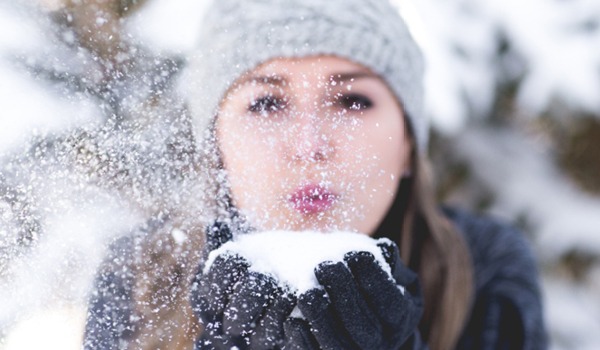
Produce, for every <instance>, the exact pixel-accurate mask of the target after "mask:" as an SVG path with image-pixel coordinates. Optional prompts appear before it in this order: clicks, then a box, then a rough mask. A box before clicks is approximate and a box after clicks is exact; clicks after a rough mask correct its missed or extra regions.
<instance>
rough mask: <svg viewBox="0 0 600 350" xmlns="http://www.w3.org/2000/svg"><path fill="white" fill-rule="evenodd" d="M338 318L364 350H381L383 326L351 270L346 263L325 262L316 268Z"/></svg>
mask: <svg viewBox="0 0 600 350" xmlns="http://www.w3.org/2000/svg"><path fill="white" fill-rule="evenodd" d="M315 276H316V277H317V280H318V281H319V283H320V284H321V285H323V287H324V288H325V290H326V291H327V294H328V295H329V299H330V300H331V303H332V305H333V309H334V310H335V312H336V314H337V316H338V317H339V319H340V320H341V321H342V323H343V324H344V327H345V328H346V330H347V331H348V333H349V334H350V336H351V338H352V339H353V340H354V342H355V343H356V344H357V345H358V346H359V348H360V349H380V348H381V345H382V341H383V339H382V338H381V334H382V328H381V323H380V322H379V320H378V319H377V317H376V316H375V315H374V314H373V312H372V311H371V309H370V308H369V306H368V304H367V302H366V301H365V299H364V298H363V296H362V295H361V294H360V292H359V289H358V286H357V285H356V282H355V281H354V277H353V276H352V274H351V273H350V270H348V268H347V267H346V266H345V265H344V263H342V262H337V263H333V262H324V263H321V264H319V266H317V268H316V269H315Z"/></svg>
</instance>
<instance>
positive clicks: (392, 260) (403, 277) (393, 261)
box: [377, 238, 421, 295]
mask: <svg viewBox="0 0 600 350" xmlns="http://www.w3.org/2000/svg"><path fill="white" fill-rule="evenodd" d="M377 246H378V247H379V249H381V252H382V253H383V257H384V258H385V260H386V262H387V263H388V264H389V265H390V268H391V269H392V276H393V277H394V279H395V280H396V283H398V284H399V285H401V286H403V287H405V288H406V289H407V290H408V291H409V293H411V294H413V295H420V293H421V290H420V287H419V284H418V276H417V274H416V273H415V272H413V271H412V270H411V269H409V268H408V267H406V266H405V265H404V263H403V262H402V259H401V258H400V250H399V249H398V246H397V245H396V243H394V242H392V241H390V240H389V239H387V238H382V239H379V240H378V242H377Z"/></svg>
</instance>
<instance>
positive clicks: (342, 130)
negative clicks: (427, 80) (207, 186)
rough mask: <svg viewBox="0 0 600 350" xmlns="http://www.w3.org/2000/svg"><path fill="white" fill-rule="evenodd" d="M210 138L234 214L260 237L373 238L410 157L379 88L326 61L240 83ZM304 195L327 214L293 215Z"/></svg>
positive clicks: (276, 69) (266, 67)
mask: <svg viewBox="0 0 600 350" xmlns="http://www.w3.org/2000/svg"><path fill="white" fill-rule="evenodd" d="M216 135H217V145H218V147H219V149H220V151H221V155H222V159H223V164H224V167H225V169H226V170H227V177H228V181H229V186H230V189H231V194H232V197H233V198H232V199H233V202H234V205H236V207H237V208H238V209H240V210H241V212H242V213H243V214H244V215H245V216H247V217H248V219H249V220H250V223H251V224H252V225H253V226H254V227H256V228H258V229H261V230H274V229H284V230H319V231H331V230H347V231H356V232H361V233H365V234H369V235H371V234H372V233H373V232H374V231H375V230H376V228H377V227H378V225H379V223H380V222H381V220H383V218H384V216H385V215H386V213H387V211H388V210H389V208H390V206H391V204H392V201H393V199H394V196H395V194H396V191H397V190H398V185H399V182H400V178H401V177H402V175H403V174H404V173H405V172H406V171H408V170H409V164H410V161H409V159H410V153H411V147H412V146H411V141H410V138H409V136H408V132H407V130H406V127H405V121H404V115H403V112H402V109H401V107H400V105H399V103H398V101H397V99H396V98H395V95H394V94H393V93H392V92H391V90H390V89H389V88H388V86H387V85H386V84H385V82H384V81H383V80H382V79H381V78H379V77H378V76H377V75H376V74H374V73H372V72H371V71H370V70H369V69H367V68H366V67H364V66H362V65H359V64H356V63H354V62H351V61H349V60H346V59H342V58H338V57H333V56H317V57H307V58H298V59H274V60H271V61H268V62H266V63H264V64H262V65H260V66H258V67H257V68H255V69H253V70H252V71H250V72H248V73H247V74H244V75H243V76H242V77H240V78H239V79H238V81H237V82H236V83H235V84H234V85H233V86H232V87H231V88H230V90H229V91H228V93H227V94H226V97H225V98H224V100H223V101H222V103H221V106H220V110H219V114H218V117H217V121H216ZM315 187H317V188H319V189H320V190H322V191H326V196H325V195H323V194H322V192H318V193H317V192H314V193H313V192H312V191H313V189H314V188H315ZM307 188H308V189H309V190H308V193H312V194H315V193H317V197H315V198H316V199H315V200H317V199H320V200H323V199H324V198H325V200H324V203H325V204H319V205H317V206H316V210H314V209H315V207H312V206H310V205H309V208H310V210H307V209H306V208H305V207H301V206H300V207H299V206H298V205H297V204H298V202H296V201H295V198H298V197H297V196H298V193H304V194H306V193H307V192H306V191H307V190H306V189H307ZM302 189H304V190H305V192H302V191H301V190H302ZM294 195H296V197H294ZM302 198H303V201H300V204H306V202H304V200H306V198H305V197H302ZM309 204H312V202H311V203H309Z"/></svg>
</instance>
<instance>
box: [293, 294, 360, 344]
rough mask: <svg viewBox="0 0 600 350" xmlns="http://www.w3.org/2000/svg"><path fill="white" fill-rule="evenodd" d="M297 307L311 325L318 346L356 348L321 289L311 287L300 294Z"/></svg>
mask: <svg viewBox="0 0 600 350" xmlns="http://www.w3.org/2000/svg"><path fill="white" fill-rule="evenodd" d="M298 308H299V309H300V311H301V312H302V315H304V317H306V320H307V321H308V323H309V324H310V326H311V330H312V334H313V335H314V337H315V339H316V340H317V342H318V343H319V347H320V348H322V349H328V350H338V349H339V350H345V349H357V348H358V347H357V346H356V345H355V344H354V343H353V342H352V340H351V338H350V335H349V334H348V332H347V331H346V330H345V329H344V327H343V325H342V324H341V322H340V320H339V319H338V318H337V317H336V314H335V312H334V311H333V306H332V305H331V302H330V301H329V298H328V297H327V294H326V293H325V291H324V290H322V289H317V288H315V289H311V290H308V291H307V292H305V293H303V294H301V295H300V297H299V298H298Z"/></svg>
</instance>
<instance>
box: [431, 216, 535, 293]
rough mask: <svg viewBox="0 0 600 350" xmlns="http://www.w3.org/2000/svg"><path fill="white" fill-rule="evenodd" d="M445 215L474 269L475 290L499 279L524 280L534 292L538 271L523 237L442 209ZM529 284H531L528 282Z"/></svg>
mask: <svg viewBox="0 0 600 350" xmlns="http://www.w3.org/2000/svg"><path fill="white" fill-rule="evenodd" d="M442 211H443V212H444V214H445V215H446V216H447V217H448V218H449V219H450V220H451V221H452V222H453V223H454V225H455V226H456V228H457V229H458V230H459V231H460V232H461V233H462V234H463V237H464V239H465V242H466V243H467V246H468V248H469V251H470V253H471V258H472V260H473V265H474V268H475V271H474V272H475V276H474V277H475V282H476V287H477V289H481V288H485V287H486V286H487V285H489V284H490V283H494V280H498V279H518V280H520V279H523V278H525V280H522V281H521V282H522V283H525V284H531V287H532V288H537V274H538V273H537V267H536V263H535V258H534V255H533V252H532V250H531V246H530V243H529V242H528V240H527V238H526V237H525V235H524V234H523V233H522V232H521V231H519V230H517V229H516V228H514V227H513V226H511V225H509V224H508V223H505V222H502V221H500V220H498V219H495V218H491V217H487V216H478V215H474V214H472V213H469V212H467V211H464V210H460V209H456V208H448V207H445V208H443V209H442ZM527 280H530V281H527Z"/></svg>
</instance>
